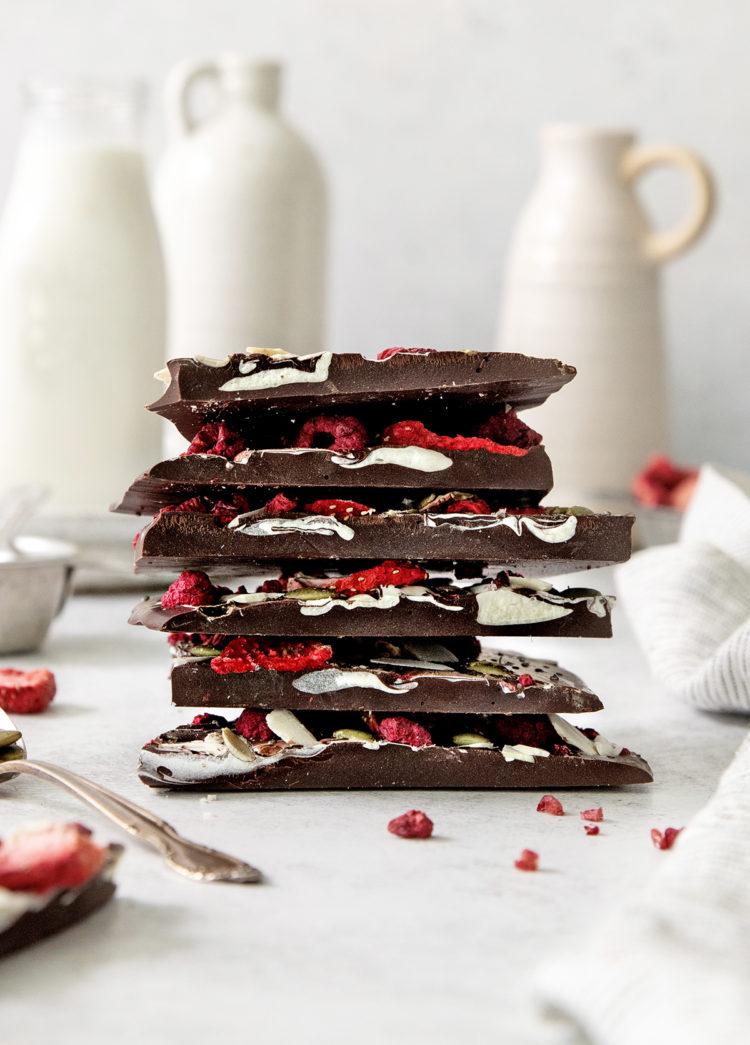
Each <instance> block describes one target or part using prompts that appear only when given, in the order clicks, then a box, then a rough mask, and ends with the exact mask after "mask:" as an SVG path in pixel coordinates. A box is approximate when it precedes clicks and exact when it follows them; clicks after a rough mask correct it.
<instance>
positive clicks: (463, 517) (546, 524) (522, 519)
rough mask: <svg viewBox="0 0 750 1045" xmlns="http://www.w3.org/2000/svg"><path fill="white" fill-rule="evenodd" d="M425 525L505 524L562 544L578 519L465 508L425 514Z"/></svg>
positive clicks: (517, 532)
mask: <svg viewBox="0 0 750 1045" xmlns="http://www.w3.org/2000/svg"><path fill="white" fill-rule="evenodd" d="M425 520H426V523H427V525H428V526H433V527H436V526H453V527H455V528H456V529H458V530H492V529H494V528H495V527H498V526H507V527H508V529H509V530H512V531H513V533H514V534H515V535H516V536H517V537H520V536H521V535H522V532H523V529H524V527H525V528H526V529H527V530H528V532H529V533H530V534H532V536H534V537H536V538H537V540H540V541H544V543H545V544H562V543H563V542H564V541H569V540H570V539H571V537H573V535H574V534H575V532H576V528H577V526H578V519H577V518H576V516H575V515H569V516H567V517H566V519H565V520H564V522H560V521H559V519H554V520H547V521H543V520H542V519H541V518H539V517H535V516H532V515H501V516H498V515H473V514H469V513H468V512H467V513H465V514H462V513H461V512H453V513H449V514H447V515H430V514H425Z"/></svg>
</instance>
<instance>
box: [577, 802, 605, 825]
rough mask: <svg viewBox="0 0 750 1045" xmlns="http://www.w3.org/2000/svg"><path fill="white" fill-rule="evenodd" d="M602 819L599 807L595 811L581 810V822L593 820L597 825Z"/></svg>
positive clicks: (602, 815) (602, 814)
mask: <svg viewBox="0 0 750 1045" xmlns="http://www.w3.org/2000/svg"><path fill="white" fill-rule="evenodd" d="M603 819H604V813H603V812H602V807H601V806H599V807H598V808H597V809H583V810H581V820H595V821H596V822H597V823H598V822H599V821H600V820H603Z"/></svg>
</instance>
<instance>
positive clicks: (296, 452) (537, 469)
mask: <svg viewBox="0 0 750 1045" xmlns="http://www.w3.org/2000/svg"><path fill="white" fill-rule="evenodd" d="M241 456H242V457H243V458H244V459H245V460H244V462H241V461H228V460H226V458H224V457H219V456H216V455H209V454H189V455H187V456H184V457H175V458H170V459H169V460H166V461H160V462H159V463H158V464H155V465H154V466H153V468H151V469H149V471H148V472H144V474H143V475H141V476H139V477H138V478H137V479H135V480H134V482H133V483H131V485H130V487H129V488H128V490H127V491H126V493H125V495H124V496H123V498H122V501H120V502H119V503H118V504H116V505H113V508H112V510H113V511H116V512H126V513H130V514H133V515H142V514H144V513H145V514H150V515H153V514H154V513H155V512H156V511H158V509H159V508H163V507H164V506H165V505H167V504H180V503H181V502H182V501H184V500H186V499H187V498H189V497H193V496H195V495H196V494H207V495H213V496H216V495H217V494H223V495H225V496H226V497H227V499H229V498H230V497H231V494H232V492H233V491H236V490H245V489H253V488H258V487H263V488H268V489H270V490H271V491H273V490H274V489H277V490H278V489H287V490H299V489H305V490H310V489H314V488H318V489H329V488H331V487H334V488H335V489H337V490H351V489H363V488H369V487H372V488H376V489H379V490H393V492H394V493H393V496H394V498H395V497H397V496H398V497H400V498H403V497H404V495H405V493H406V492H407V491H409V490H415V491H422V494H424V493H425V492H429V491H432V490H435V489H436V488H437V489H443V490H447V489H451V490H458V489H469V490H502V491H503V493H504V495H505V497H504V500H505V501H506V503H507V504H508V505H509V506H511V505H532V506H533V505H537V504H538V503H539V501H540V500H541V499H542V498H543V497H545V496H546V495H547V494H548V493H549V491H550V490H551V489H552V467H551V465H550V462H549V458H548V457H547V453H546V451H545V449H544V447H543V446H532V447H531V448H530V449H529V450H527V451H526V453H525V454H523V455H521V456H515V455H511V454H495V453H490V452H489V451H488V450H440V451H438V450H427V449H425V448H424V447H421V446H400V447H396V446H394V447H378V448H376V449H375V450H371V451H367V452H366V453H363V454H360V455H358V456H357V455H354V454H349V455H347V454H338V453H335V452H333V451H331V450H317V449H291V450H246V451H244V452H243V454H242V455H241ZM269 496H270V494H269Z"/></svg>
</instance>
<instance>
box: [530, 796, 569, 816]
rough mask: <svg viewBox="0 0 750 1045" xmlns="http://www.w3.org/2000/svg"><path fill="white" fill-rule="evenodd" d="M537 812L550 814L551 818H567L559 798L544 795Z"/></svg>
mask: <svg viewBox="0 0 750 1045" xmlns="http://www.w3.org/2000/svg"><path fill="white" fill-rule="evenodd" d="M536 811H537V813H549V815H550V816H565V810H564V809H563V807H562V802H561V801H560V799H559V798H555V796H554V795H542V797H541V798H540V799H539V805H538V806H537V807H536Z"/></svg>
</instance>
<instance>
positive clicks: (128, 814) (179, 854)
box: [0, 710, 263, 884]
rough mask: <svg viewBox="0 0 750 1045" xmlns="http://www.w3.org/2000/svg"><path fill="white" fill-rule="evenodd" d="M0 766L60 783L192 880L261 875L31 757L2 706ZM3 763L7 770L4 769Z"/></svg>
mask: <svg viewBox="0 0 750 1045" xmlns="http://www.w3.org/2000/svg"><path fill="white" fill-rule="evenodd" d="M0 768H2V770H3V772H2V773H0V783H3V782H4V781H6V780H12V779H13V777H14V776H18V775H19V774H20V775H23V774H24V773H28V774H29V775H30V776H36V777H41V778H42V779H43V780H51V781H53V782H54V783H55V784H59V785H60V786H61V787H64V788H65V789H66V790H67V791H71V792H72V793H73V794H74V795H76V797H77V798H80V799H81V801H82V802H86V803H88V805H90V806H93V808H94V809H96V810H98V811H99V812H100V813H102V815H103V816H106V817H108V818H109V819H110V820H112V821H113V822H114V823H115V824H118V825H119V826H120V827H121V828H123V830H125V831H127V832H128V834H131V835H134V836H135V837H136V838H138V839H139V840H140V841H142V842H145V843H146V844H147V845H150V846H151V847H152V848H153V849H156V850H157V852H159V853H161V855H162V856H163V857H164V859H165V860H166V862H167V863H168V864H169V866H170V867H171V868H172V869H173V870H175V871H178V872H179V873H180V874H183V875H186V876H187V877H188V878H192V879H194V880H195V881H198V882H238V883H241V884H251V883H255V882H260V881H261V880H262V878H263V876H262V874H261V872H260V871H258V870H257V868H255V867H251V866H250V864H246V863H244V861H242V860H237V859H236V858H235V857H233V856H227V854H226V853H220V852H218V851H217V850H216V849H209V848H208V847H207V846H205V845H198V844H197V843H196V842H189V841H188V840H187V839H186V838H183V837H182V835H180V834H178V832H177V831H175V829H174V828H173V827H172V826H171V825H170V824H168V823H166V821H164V820H161V819H160V818H159V817H158V816H154V814H153V813H149V812H147V811H146V810H145V809H141V807H140V806H137V805H136V804H135V803H134V802H130V801H128V799H127V798H122V797H121V796H120V795H116V794H115V793H114V792H113V791H108V790H107V789H106V788H103V787H101V786H100V785H99V784H95V783H93V782H92V781H91V780H86V779H85V777H82V776H79V775H78V774H77V773H72V772H71V771H70V770H69V769H63V768H61V767H60V766H53V765H50V764H49V763H48V762H35V761H31V759H29V758H28V757H27V753H26V745H25V743H24V741H23V737H22V735H21V732H20V730H18V729H16V727H15V725H14V724H13V722H12V720H11V719H10V718H9V717H8V716H7V715H6V713H5V712H4V711H2V710H0ZM6 769H7V770H8V772H5V770H6Z"/></svg>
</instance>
